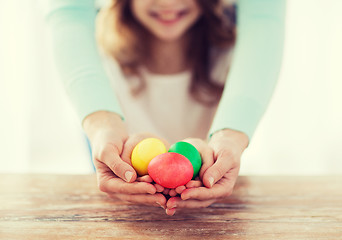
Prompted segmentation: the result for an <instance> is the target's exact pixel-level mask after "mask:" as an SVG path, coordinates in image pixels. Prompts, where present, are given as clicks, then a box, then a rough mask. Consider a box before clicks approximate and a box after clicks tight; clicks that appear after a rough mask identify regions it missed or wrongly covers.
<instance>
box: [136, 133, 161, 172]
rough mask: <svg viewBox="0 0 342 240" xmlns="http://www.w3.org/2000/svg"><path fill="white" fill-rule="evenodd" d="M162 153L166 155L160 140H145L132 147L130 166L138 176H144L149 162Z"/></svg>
mask: <svg viewBox="0 0 342 240" xmlns="http://www.w3.org/2000/svg"><path fill="white" fill-rule="evenodd" d="M162 153H166V147H165V145H164V143H163V142H162V141H161V140H159V139H157V138H146V139H144V140H142V141H141V142H139V143H138V144H137V145H136V146H135V147H134V149H133V151H132V155H131V162H132V166H133V168H134V169H135V170H136V171H137V173H138V174H139V175H140V176H143V175H146V174H148V171H147V167H148V164H149V163H150V161H151V160H152V159H153V158H154V157H156V156H158V155H159V154H162Z"/></svg>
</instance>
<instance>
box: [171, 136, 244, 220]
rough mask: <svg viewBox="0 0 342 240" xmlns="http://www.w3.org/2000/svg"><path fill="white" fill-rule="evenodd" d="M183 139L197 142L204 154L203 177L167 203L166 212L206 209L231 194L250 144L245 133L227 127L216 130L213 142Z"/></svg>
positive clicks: (196, 145)
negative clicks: (183, 209)
mask: <svg viewBox="0 0 342 240" xmlns="http://www.w3.org/2000/svg"><path fill="white" fill-rule="evenodd" d="M183 141H186V142H189V143H191V144H192V145H194V146H195V147H196V148H197V150H198V151H199V152H200V154H201V156H202V161H203V165H202V168H201V170H200V173H199V177H200V179H199V180H192V181H190V182H188V183H187V184H186V186H185V188H184V189H183V191H182V192H181V194H180V197H171V198H170V199H169V200H168V201H167V203H166V214H168V215H173V214H175V212H176V210H178V209H182V208H204V207H208V206H210V205H211V204H213V203H214V202H216V201H219V200H221V199H223V198H226V197H228V196H230V195H231V194H232V192H233V188H234V185H235V182H236V180H237V177H238V174H239V170H240V158H241V155H242V153H243V151H244V149H245V148H246V147H247V145H248V137H247V135H245V134H244V133H241V132H237V131H234V130H230V129H226V130H222V131H219V132H217V133H215V134H214V135H213V136H212V137H211V139H210V141H209V143H207V142H205V141H203V140H201V139H195V138H189V139H185V140H183Z"/></svg>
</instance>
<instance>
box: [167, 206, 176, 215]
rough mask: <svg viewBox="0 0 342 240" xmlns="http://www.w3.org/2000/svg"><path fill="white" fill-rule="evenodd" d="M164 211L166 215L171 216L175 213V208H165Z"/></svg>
mask: <svg viewBox="0 0 342 240" xmlns="http://www.w3.org/2000/svg"><path fill="white" fill-rule="evenodd" d="M165 212H166V214H167V215H169V216H173V215H174V214H175V213H176V208H171V209H170V208H166V210H165Z"/></svg>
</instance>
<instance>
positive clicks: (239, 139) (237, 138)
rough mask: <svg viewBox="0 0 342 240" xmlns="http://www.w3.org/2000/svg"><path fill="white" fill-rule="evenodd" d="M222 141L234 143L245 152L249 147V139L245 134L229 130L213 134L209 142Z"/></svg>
mask: <svg viewBox="0 0 342 240" xmlns="http://www.w3.org/2000/svg"><path fill="white" fill-rule="evenodd" d="M222 139H225V140H230V141H233V142H234V143H236V144H238V145H239V146H240V147H241V149H242V150H245V149H246V148H247V147H248V145H249V138H248V136H247V134H245V133H243V132H241V131H236V130H233V129H229V128H225V129H222V130H219V131H217V132H214V133H213V134H212V136H211V139H210V140H213V141H216V140H222Z"/></svg>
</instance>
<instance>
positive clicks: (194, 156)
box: [169, 142, 202, 179]
mask: <svg viewBox="0 0 342 240" xmlns="http://www.w3.org/2000/svg"><path fill="white" fill-rule="evenodd" d="M169 152H175V153H179V154H182V155H183V156H184V157H186V158H187V159H189V161H190V162H191V164H192V167H193V169H194V175H193V177H192V179H194V178H195V177H196V176H197V175H198V172H199V171H200V169H201V166H202V158H201V154H200V153H199V152H198V151H197V149H196V148H195V147H194V146H193V145H192V144H190V143H187V142H176V143H175V144H173V145H172V146H171V147H170V149H169Z"/></svg>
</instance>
